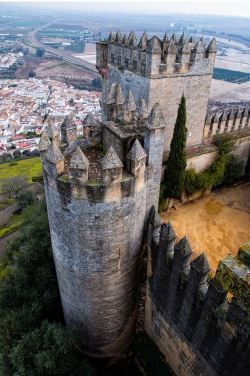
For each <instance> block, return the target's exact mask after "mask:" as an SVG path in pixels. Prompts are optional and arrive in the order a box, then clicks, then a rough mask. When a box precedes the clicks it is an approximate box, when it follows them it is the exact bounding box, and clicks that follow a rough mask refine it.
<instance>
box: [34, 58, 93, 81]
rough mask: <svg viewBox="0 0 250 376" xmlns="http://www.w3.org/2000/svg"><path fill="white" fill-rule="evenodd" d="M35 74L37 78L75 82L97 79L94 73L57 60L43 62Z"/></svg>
mask: <svg viewBox="0 0 250 376" xmlns="http://www.w3.org/2000/svg"><path fill="white" fill-rule="evenodd" d="M35 72H36V77H37V78H47V77H51V78H52V77H53V78H54V79H61V78H65V77H69V78H71V79H74V80H77V79H78V80H87V81H88V80H89V81H91V80H92V79H93V78H95V77H96V75H95V74H94V73H93V74H92V73H90V72H88V71H86V70H85V69H82V68H77V67H74V66H71V65H69V64H67V63H65V62H61V61H57V60H54V61H53V60H51V61H44V62H42V63H41V64H39V65H38V66H37V67H36V69H35Z"/></svg>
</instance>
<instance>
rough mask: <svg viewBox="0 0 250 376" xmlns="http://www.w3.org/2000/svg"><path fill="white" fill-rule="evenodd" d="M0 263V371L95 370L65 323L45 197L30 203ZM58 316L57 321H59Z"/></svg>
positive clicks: (8, 375)
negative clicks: (35, 202)
mask: <svg viewBox="0 0 250 376" xmlns="http://www.w3.org/2000/svg"><path fill="white" fill-rule="evenodd" d="M24 217H25V218H24V226H23V227H22V229H21V230H20V234H19V236H17V237H16V238H15V239H13V240H12V241H11V242H10V243H9V245H8V247H7V258H6V259H5V261H4V262H2V263H1V265H0V376H13V375H20V376H32V375H38V376H39V375H65V376H66V375H69V376H71V375H72V376H75V375H79V376H80V375H86V376H89V375H92V374H93V373H92V368H91V367H90V366H89V365H88V363H87V362H86V360H85V358H84V357H83V356H82V354H81V353H80V352H79V350H78V348H79V340H78V339H77V338H75V337H74V335H73V334H72V333H71V332H69V331H68V330H67V329H66V328H65V327H64V326H63V325H62V324H60V325H59V323H63V314H62V309H61V303H60V298H59V291H58V285H57V279H56V272H55V267H54V262H53V256H52V250H51V241H50V232H49V225H48V216H47V212H46V206H45V203H37V204H36V205H34V206H29V207H28V208H27V209H26V210H25V214H24ZM55 322H57V324H55Z"/></svg>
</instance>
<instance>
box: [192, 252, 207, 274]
mask: <svg viewBox="0 0 250 376" xmlns="http://www.w3.org/2000/svg"><path fill="white" fill-rule="evenodd" d="M192 267H193V268H195V269H196V270H197V271H198V272H201V273H202V274H205V273H208V272H209V270H210V267H209V264H208V261H207V257H206V255H205V253H202V254H201V255H199V256H198V257H196V258H195V259H194V260H193V262H192Z"/></svg>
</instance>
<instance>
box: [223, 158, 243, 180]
mask: <svg viewBox="0 0 250 376" xmlns="http://www.w3.org/2000/svg"><path fill="white" fill-rule="evenodd" d="M242 171H243V164H242V162H241V161H239V160H238V159H237V158H236V157H235V156H234V155H230V157H229V158H228V160H227V163H226V168H225V173H224V183H225V184H233V183H234V182H235V180H237V179H239V177H240V176H241V175H242Z"/></svg>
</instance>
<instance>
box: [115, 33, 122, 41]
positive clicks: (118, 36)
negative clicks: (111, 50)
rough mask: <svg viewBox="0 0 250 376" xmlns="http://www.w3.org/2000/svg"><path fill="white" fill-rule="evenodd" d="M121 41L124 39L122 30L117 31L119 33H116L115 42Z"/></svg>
mask: <svg viewBox="0 0 250 376" xmlns="http://www.w3.org/2000/svg"><path fill="white" fill-rule="evenodd" d="M121 41H122V33H121V32H120V31H117V33H116V35H115V42H116V43H121Z"/></svg>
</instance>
